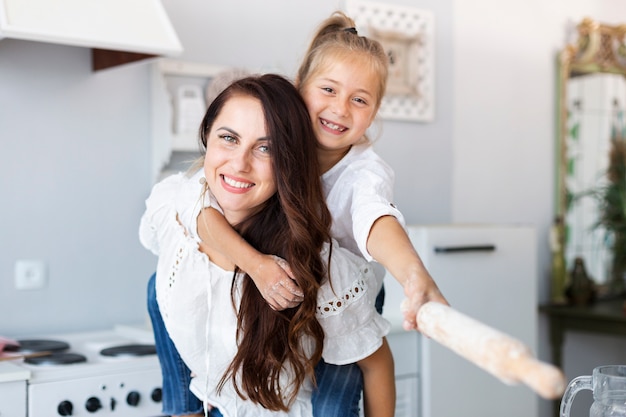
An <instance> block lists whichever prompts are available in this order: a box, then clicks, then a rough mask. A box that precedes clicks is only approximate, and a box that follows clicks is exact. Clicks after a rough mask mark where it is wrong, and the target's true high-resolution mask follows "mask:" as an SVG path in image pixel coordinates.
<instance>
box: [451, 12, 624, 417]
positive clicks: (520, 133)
mask: <svg viewBox="0 0 626 417" xmlns="http://www.w3.org/2000/svg"><path fill="white" fill-rule="evenodd" d="M586 16H589V17H592V18H594V19H596V20H599V21H602V22H606V23H613V24H615V23H623V22H624V21H625V20H626V3H624V2H622V1H619V0H604V1H598V0H576V1H570V0H552V1H547V2H546V1H541V0H527V1H499V0H472V1H464V0H459V1H455V2H454V21H453V31H454V34H453V39H454V55H453V60H454V75H453V79H454V135H453V136H454V140H453V180H452V183H453V184H452V208H451V210H452V221H453V222H479V223H481V222H505V223H527V224H533V225H535V226H536V227H537V230H538V250H539V253H538V259H539V265H540V270H539V271H538V272H539V278H540V283H539V288H540V294H539V299H540V300H541V301H542V302H546V301H547V300H548V298H549V266H550V259H549V247H548V228H549V226H550V224H551V222H552V220H553V213H554V193H555V187H554V172H555V171H554V169H555V168H554V161H555V149H554V144H555V132H556V125H555V120H556V119H555V103H556V97H555V94H556V86H555V81H556V54H557V52H558V51H559V50H560V49H561V48H563V46H564V45H565V44H566V29H567V28H568V27H570V26H571V25H572V24H575V23H578V22H580V21H581V20H582V18H583V17H586ZM540 325H541V327H540V328H541V332H540V335H539V340H540V346H539V352H538V353H539V355H540V357H541V358H542V359H544V360H547V359H549V357H550V356H549V350H548V349H549V342H548V333H547V325H546V322H545V320H544V318H543V317H542V318H541V321H540ZM607 341H610V345H609V344H608V343H607ZM625 351H626V343H625V342H624V340H622V339H618V338H612V337H600V336H590V335H584V334H569V335H567V337H566V340H565V348H564V371H565V374H566V377H567V378H568V379H572V378H574V377H575V376H578V375H590V373H591V371H592V369H593V368H594V367H595V366H598V365H602V364H609V363H625V362H626V356H625V355H624V353H623V352H625ZM588 394H589V393H588V392H587V393H583V394H582V395H581V399H580V400H579V399H577V400H576V403H575V407H574V408H573V410H572V416H577V417H583V416H585V417H587V416H588V415H589V406H590V402H591V396H590V395H588ZM549 412H550V408H549V404H548V402H547V401H543V402H542V403H541V404H540V415H542V416H548V415H549Z"/></svg>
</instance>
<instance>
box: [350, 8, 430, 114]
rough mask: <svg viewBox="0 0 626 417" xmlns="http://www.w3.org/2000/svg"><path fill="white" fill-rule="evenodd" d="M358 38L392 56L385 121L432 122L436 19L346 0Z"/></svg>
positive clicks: (382, 111)
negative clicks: (365, 38)
mask: <svg viewBox="0 0 626 417" xmlns="http://www.w3.org/2000/svg"><path fill="white" fill-rule="evenodd" d="M346 13H347V14H348V16H350V17H351V18H353V19H354V21H355V23H356V25H357V30H358V31H359V34H362V35H366V36H368V37H371V38H373V39H376V40H378V41H379V42H380V43H381V44H382V45H383V47H384V48H385V51H387V54H388V56H389V79H388V80H387V94H386V95H385V97H384V98H383V101H382V104H381V107H380V110H379V115H380V116H381V117H383V118H385V119H393V120H405V121H417V122H429V121H432V120H433V118H434V116H435V91H434V87H435V85H434V76H435V60H434V55H435V54H434V52H435V51H434V33H435V28H434V25H435V19H434V15H433V13H432V12H430V11H427V10H421V9H416V8H413V7H405V6H394V5H391V4H386V3H377V2H371V1H363V0H346Z"/></svg>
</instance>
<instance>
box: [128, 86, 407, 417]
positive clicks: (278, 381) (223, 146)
mask: <svg viewBox="0 0 626 417" xmlns="http://www.w3.org/2000/svg"><path fill="white" fill-rule="evenodd" d="M200 134H201V138H202V143H203V146H204V149H205V150H206V152H205V157H204V167H203V169H202V170H200V171H198V172H196V173H195V174H192V175H190V176H189V175H185V174H178V175H174V176H171V177H169V178H166V179H165V180H163V181H161V182H160V183H158V184H157V185H155V187H154V188H153V191H152V193H151V195H150V197H149V198H148V199H147V200H146V207H147V209H146V212H145V213H144V215H143V216H142V220H141V226H140V238H141V242H142V244H143V245H144V246H145V247H146V248H148V249H150V250H152V251H153V252H154V253H155V254H157V255H158V256H159V260H158V266H157V274H156V277H157V278H156V292H157V299H158V304H159V308H160V312H161V314H162V317H163V320H164V322H165V327H166V329H167V332H168V333H169V335H170V336H171V339H172V340H173V341H174V343H175V345H176V348H177V349H178V351H179V353H180V355H181V357H182V358H183V360H184V361H185V363H186V364H187V365H188V366H189V368H190V369H191V371H192V372H193V375H194V376H193V378H192V381H191V385H190V387H191V390H192V392H193V393H194V394H195V396H197V397H198V398H200V399H202V400H203V401H204V404H205V410H209V409H211V416H221V415H224V416H226V417H234V416H269V415H272V416H275V415H276V416H310V415H311V414H312V411H311V392H312V389H313V381H314V377H313V373H314V371H313V367H314V365H315V364H316V363H317V362H318V361H319V359H320V357H321V356H322V354H323V355H324V357H326V359H327V360H331V361H332V362H334V363H337V364H341V363H348V362H353V361H357V363H358V364H359V366H360V367H361V368H362V369H363V372H364V375H365V376H366V380H369V379H373V380H374V381H371V382H370V383H369V384H373V383H378V384H381V386H380V387H377V390H376V391H375V392H368V397H372V401H374V398H373V397H376V398H375V402H376V404H380V405H379V406H378V407H379V408H378V409H376V410H375V413H376V414H372V415H376V416H389V417H391V416H393V413H394V401H395V392H394V390H393V389H389V387H390V386H391V387H392V386H393V372H391V374H389V371H388V370H389V367H390V366H389V365H390V364H388V363H386V362H385V361H386V360H387V359H386V358H387V357H388V356H387V354H386V353H387V351H388V347H387V345H386V344H385V343H384V341H383V336H384V334H386V332H387V331H388V329H389V324H388V323H387V322H386V321H385V320H384V319H383V318H382V317H380V315H378V314H377V313H376V312H375V310H374V305H373V304H374V298H375V297H376V290H375V287H376V282H375V278H374V276H373V272H372V269H371V266H370V265H369V264H368V263H366V262H364V261H363V260H362V258H360V257H357V256H355V255H354V254H352V253H351V252H349V251H348V250H345V249H342V248H340V247H338V246H336V245H332V246H331V244H330V241H329V227H330V221H331V220H330V214H329V213H328V210H327V208H326V206H325V204H324V200H323V193H322V189H321V184H320V181H319V170H318V166H317V163H316V160H315V156H314V149H315V136H314V132H313V130H312V128H311V124H310V120H309V116H308V113H307V110H306V107H305V104H304V102H303V101H302V99H301V97H300V96H299V94H298V92H297V90H296V89H295V88H294V87H293V86H292V85H291V84H290V83H289V81H287V80H286V79H284V78H282V77H280V76H276V75H264V76H260V77H249V78H245V79H243V80H240V81H237V82H235V83H233V84H232V85H231V86H229V87H228V88H227V89H226V90H225V91H224V92H223V93H222V94H220V95H219V96H218V97H217V98H216V100H215V101H214V102H213V103H212V104H211V105H210V106H209V109H208V110H207V113H206V116H205V118H204V120H203V122H202V127H201V131H200ZM209 205H210V206H211V207H214V208H217V209H219V210H221V212H222V213H223V216H224V218H225V219H226V221H227V222H228V224H229V225H231V226H232V227H234V228H235V229H236V230H237V231H238V232H239V233H241V235H242V236H243V237H244V238H245V239H246V240H247V241H248V242H251V243H252V244H253V245H254V246H255V247H257V248H258V249H259V250H261V251H264V252H269V253H275V254H277V255H279V256H281V257H282V258H284V259H285V260H287V261H288V262H289V265H290V271H292V275H293V276H294V280H295V282H296V283H297V285H298V287H299V288H300V290H301V291H302V298H303V301H302V303H301V304H300V305H299V306H298V307H296V308H292V309H287V310H284V311H281V312H278V311H276V310H273V309H271V308H270V306H269V305H268V304H267V303H266V302H265V300H264V299H263V298H262V297H261V295H260V294H259V292H258V291H257V289H256V287H255V286H254V283H253V282H252V280H250V279H248V278H249V276H248V275H247V274H245V273H244V272H243V271H240V270H239V269H238V268H237V267H236V266H235V264H234V263H233V262H232V261H231V260H230V259H228V257H226V256H224V255H222V254H221V253H220V252H218V251H215V250H213V249H211V248H210V247H208V246H207V245H205V243H204V242H205V240H206V238H207V234H208V233H210V231H211V226H209V224H208V223H207V218H206V216H205V215H206V214H207V213H208V212H210V211H211V209H206V208H205V207H208V206H209ZM331 258H332V259H331ZM327 271H328V275H327ZM372 285H373V286H374V288H372ZM391 368H393V364H391ZM390 380H391V384H389V381H390ZM369 384H368V385H369Z"/></svg>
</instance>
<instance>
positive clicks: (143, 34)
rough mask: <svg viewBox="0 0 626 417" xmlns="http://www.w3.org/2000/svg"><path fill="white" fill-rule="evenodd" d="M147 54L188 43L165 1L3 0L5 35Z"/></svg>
mask: <svg viewBox="0 0 626 417" xmlns="http://www.w3.org/2000/svg"><path fill="white" fill-rule="evenodd" d="M2 38H13V39H23V40H29V41H38V42H48V43H57V44H63V45H73V46H82V47H88V48H94V49H103V50H112V51H124V52H130V53H136V54H146V55H177V54H179V53H180V52H182V50H183V47H182V45H181V43H180V41H179V39H178V36H177V35H176V32H175V31H174V28H173V26H172V24H171V22H170V20H169V18H168V16H167V14H166V12H165V9H164V8H163V5H162V4H161V1H160V0H0V39H2Z"/></svg>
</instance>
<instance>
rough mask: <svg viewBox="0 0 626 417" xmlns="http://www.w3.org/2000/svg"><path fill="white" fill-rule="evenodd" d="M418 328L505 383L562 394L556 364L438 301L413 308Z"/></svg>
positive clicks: (561, 378)
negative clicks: (521, 384)
mask: <svg viewBox="0 0 626 417" xmlns="http://www.w3.org/2000/svg"><path fill="white" fill-rule="evenodd" d="M417 325H418V328H419V330H420V332H421V333H422V334H423V335H424V336H426V337H429V338H431V339H433V340H435V341H436V342H438V343H440V344H441V345H443V346H445V347H446V348H448V349H450V350H452V351H454V352H455V353H457V354H458V355H460V356H461V357H463V358H465V359H467V360H469V361H470V362H472V363H474V364H475V365H477V366H478V367H480V368H482V369H484V370H485V371H487V372H489V373H490V374H492V375H493V376H495V377H496V378H498V379H500V380H501V381H502V382H504V383H505V384H507V385H515V384H517V383H518V382H522V383H524V384H526V385H528V386H529V387H530V388H531V389H532V390H533V391H535V392H536V393H537V394H539V395H541V396H542V397H543V398H545V399H557V398H560V397H561V396H562V395H563V391H565V387H566V386H567V382H566V380H565V376H564V375H563V373H562V372H561V370H560V369H558V368H557V367H555V366H553V365H551V364H547V363H544V362H540V361H539V360H537V359H535V358H534V357H533V355H532V353H531V351H530V349H529V348H528V347H527V346H526V345H524V344H523V343H522V342H520V341H519V340H516V339H514V338H512V337H511V336H509V335H507V334H504V333H502V332H500V331H498V330H495V329H493V328H491V327H489V326H487V325H486V324H484V323H481V322H480V321H477V320H475V319H473V318H471V317H468V316H466V315H464V314H462V313H460V312H458V311H456V310H454V309H453V308H451V307H449V306H446V305H444V304H441V303H436V302H433V301H431V302H428V303H425V304H424V305H423V306H422V307H421V308H420V309H419V311H418V312H417Z"/></svg>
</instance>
